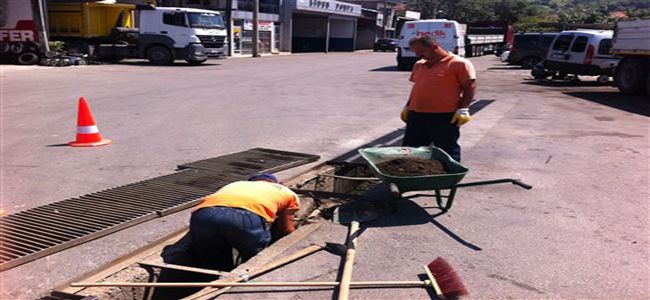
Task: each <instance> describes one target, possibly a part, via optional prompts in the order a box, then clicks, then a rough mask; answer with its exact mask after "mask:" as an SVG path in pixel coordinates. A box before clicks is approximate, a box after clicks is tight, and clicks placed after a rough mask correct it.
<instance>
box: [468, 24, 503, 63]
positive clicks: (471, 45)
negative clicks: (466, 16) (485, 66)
mask: <svg viewBox="0 0 650 300" xmlns="http://www.w3.org/2000/svg"><path fill="white" fill-rule="evenodd" d="M512 41H513V31H512V26H511V25H510V24H508V23H507V22H481V23H470V24H468V25H467V30H466V35H465V54H466V56H467V57H474V56H481V55H484V54H486V53H494V54H495V55H496V56H500V55H501V53H503V51H505V50H506V49H507V48H508V46H509V45H512Z"/></svg>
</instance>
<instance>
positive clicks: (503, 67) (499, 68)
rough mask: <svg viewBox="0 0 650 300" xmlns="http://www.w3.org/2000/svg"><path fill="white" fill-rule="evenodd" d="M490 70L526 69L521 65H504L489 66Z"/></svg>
mask: <svg viewBox="0 0 650 300" xmlns="http://www.w3.org/2000/svg"><path fill="white" fill-rule="evenodd" d="M487 69H488V70H526V69H524V68H522V67H521V66H502V67H489V68H487Z"/></svg>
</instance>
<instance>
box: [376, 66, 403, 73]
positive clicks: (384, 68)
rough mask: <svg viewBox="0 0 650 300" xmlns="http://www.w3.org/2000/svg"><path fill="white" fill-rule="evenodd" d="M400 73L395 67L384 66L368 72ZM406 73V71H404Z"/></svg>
mask: <svg viewBox="0 0 650 300" xmlns="http://www.w3.org/2000/svg"><path fill="white" fill-rule="evenodd" d="M395 71H396V72H401V71H400V70H399V69H398V68H397V66H386V67H381V68H376V69H372V70H370V72H395ZM404 72H406V71H404Z"/></svg>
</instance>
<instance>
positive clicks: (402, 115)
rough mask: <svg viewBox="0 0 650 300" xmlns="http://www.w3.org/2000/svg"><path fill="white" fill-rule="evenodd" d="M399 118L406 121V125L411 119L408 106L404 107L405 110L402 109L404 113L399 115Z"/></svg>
mask: <svg viewBox="0 0 650 300" xmlns="http://www.w3.org/2000/svg"><path fill="white" fill-rule="evenodd" d="M399 118H400V119H402V121H404V123H406V121H407V120H408V118H409V107H408V106H404V108H403V109H402V112H401V113H400V114H399Z"/></svg>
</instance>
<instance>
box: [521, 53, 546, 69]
mask: <svg viewBox="0 0 650 300" xmlns="http://www.w3.org/2000/svg"><path fill="white" fill-rule="evenodd" d="M540 61H541V60H540V59H539V58H537V57H533V56H529V57H525V58H524V59H522V60H521V67H522V68H524V69H532V68H533V67H534V66H535V65H536V64H538V63H539V62H540Z"/></svg>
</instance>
